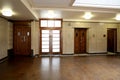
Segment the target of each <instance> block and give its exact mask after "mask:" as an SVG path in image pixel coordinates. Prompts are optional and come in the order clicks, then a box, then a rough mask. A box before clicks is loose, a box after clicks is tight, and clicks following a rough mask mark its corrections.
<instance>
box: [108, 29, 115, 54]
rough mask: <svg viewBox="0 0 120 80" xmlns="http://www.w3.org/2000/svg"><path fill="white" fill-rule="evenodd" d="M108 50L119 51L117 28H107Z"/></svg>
mask: <svg viewBox="0 0 120 80" xmlns="http://www.w3.org/2000/svg"><path fill="white" fill-rule="evenodd" d="M107 51H108V52H117V29H108V30H107Z"/></svg>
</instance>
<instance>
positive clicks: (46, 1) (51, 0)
mask: <svg viewBox="0 0 120 80" xmlns="http://www.w3.org/2000/svg"><path fill="white" fill-rule="evenodd" d="M72 2H73V0H30V3H31V5H33V6H35V7H41V6H43V7H49V6H50V7H56V6H57V7H58V6H59V7H66V6H69V5H71V4H72Z"/></svg>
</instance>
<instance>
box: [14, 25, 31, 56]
mask: <svg viewBox="0 0 120 80" xmlns="http://www.w3.org/2000/svg"><path fill="white" fill-rule="evenodd" d="M17 27H24V28H26V27H27V28H30V38H29V40H30V41H29V45H30V46H29V47H30V53H29V55H31V27H29V26H24V25H23V26H22V25H21V26H20V25H14V26H13V50H14V49H15V43H14V42H15V29H16V28H17ZM14 54H15V51H14Z"/></svg>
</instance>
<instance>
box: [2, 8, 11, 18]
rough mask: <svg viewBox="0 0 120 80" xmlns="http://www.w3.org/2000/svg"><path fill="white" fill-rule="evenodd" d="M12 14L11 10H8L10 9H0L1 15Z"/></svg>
mask: <svg viewBox="0 0 120 80" xmlns="http://www.w3.org/2000/svg"><path fill="white" fill-rule="evenodd" d="M12 14H13V12H12V10H10V9H3V10H2V15H4V16H8V17H9V16H12Z"/></svg>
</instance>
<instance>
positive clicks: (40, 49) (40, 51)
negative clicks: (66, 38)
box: [39, 18, 63, 55]
mask: <svg viewBox="0 0 120 80" xmlns="http://www.w3.org/2000/svg"><path fill="white" fill-rule="evenodd" d="M41 20H60V21H61V27H41V23H40V21H41ZM62 24H63V20H62V19H47V18H41V19H39V32H40V36H39V38H40V41H39V42H40V44H39V54H40V55H42V54H43V53H42V38H41V35H42V30H60V52H59V54H63V52H62V51H63V50H62V49H63V47H62V46H63V44H62V43H63V42H62V39H63V38H62ZM50 46H52V45H50ZM48 54H50V55H51V54H52V55H54V53H48Z"/></svg>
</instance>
